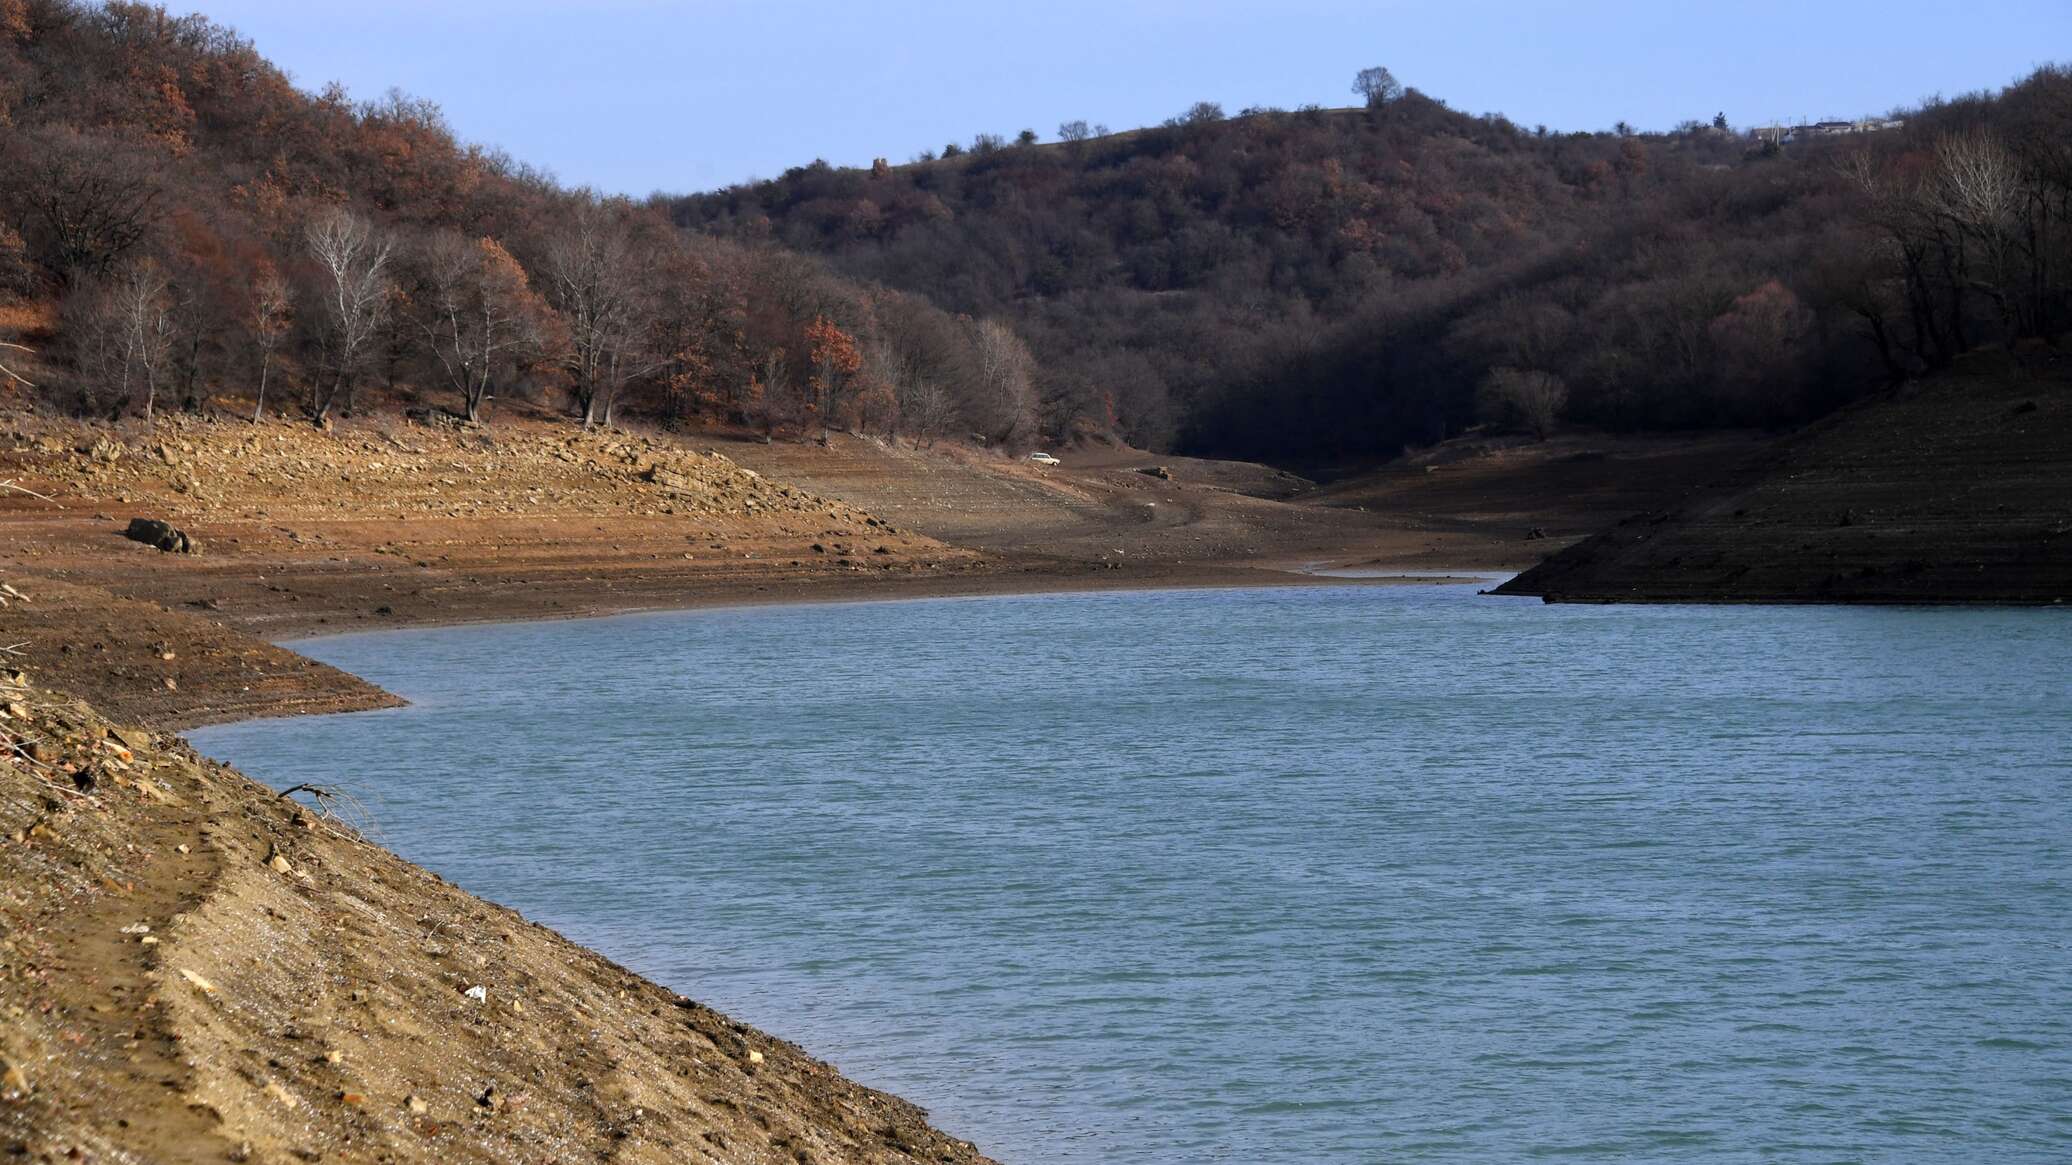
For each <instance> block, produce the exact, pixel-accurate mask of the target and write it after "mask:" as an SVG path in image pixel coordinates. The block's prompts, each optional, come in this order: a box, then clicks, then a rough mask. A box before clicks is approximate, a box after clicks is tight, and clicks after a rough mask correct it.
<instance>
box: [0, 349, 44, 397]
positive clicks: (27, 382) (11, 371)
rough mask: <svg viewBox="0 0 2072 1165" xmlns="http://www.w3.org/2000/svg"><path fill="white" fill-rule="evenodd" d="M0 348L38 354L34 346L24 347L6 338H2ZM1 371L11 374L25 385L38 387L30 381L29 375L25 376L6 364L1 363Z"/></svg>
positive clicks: (32, 354)
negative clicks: (11, 342)
mask: <svg viewBox="0 0 2072 1165" xmlns="http://www.w3.org/2000/svg"><path fill="white" fill-rule="evenodd" d="M0 348H11V349H13V350H14V351H17V352H27V353H28V354H29V355H31V356H34V355H35V354H36V350H35V349H34V348H24V347H23V346H21V345H20V344H10V343H8V342H7V341H6V340H0ZM0 373H6V374H7V375H8V376H11V377H13V378H14V379H16V380H19V381H21V382H22V384H23V385H24V386H25V387H28V388H34V387H36V386H35V384H33V383H31V382H30V380H29V378H28V377H26V376H23V375H22V374H21V373H19V372H16V371H15V370H14V369H12V368H9V367H8V366H7V365H5V364H0Z"/></svg>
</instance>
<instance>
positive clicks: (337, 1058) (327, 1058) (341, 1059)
mask: <svg viewBox="0 0 2072 1165" xmlns="http://www.w3.org/2000/svg"><path fill="white" fill-rule="evenodd" d="M324 1063H326V1064H343V1063H345V1053H344V1052H341V1051H339V1050H338V1049H337V1048H332V1049H331V1050H330V1051H328V1052H325V1053H324Z"/></svg>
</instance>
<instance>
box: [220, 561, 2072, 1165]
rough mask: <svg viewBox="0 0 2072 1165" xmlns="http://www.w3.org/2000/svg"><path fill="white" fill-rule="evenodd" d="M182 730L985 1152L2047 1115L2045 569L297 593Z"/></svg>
mask: <svg viewBox="0 0 2072 1165" xmlns="http://www.w3.org/2000/svg"><path fill="white" fill-rule="evenodd" d="M297 647H298V648H299V649H300V650H302V651H305V652H306V653H308V654H310V655H313V656H315V657H317V658H319V659H322V660H324V661H326V662H329V663H332V664H336V665H338V666H339V667H342V668H345V669H347V670H349V671H352V672H355V673H358V674H360V675H363V676H366V677H368V678H369V679H372V680H374V681H375V682H377V683H380V684H382V685H383V686H385V687H387V688H389V689H391V690H393V691H395V692H398V693H400V694H402V695H405V696H407V697H409V698H410V699H411V700H412V701H413V704H412V706H410V707H408V708H404V709H400V710H395V711H385V712H374V713H363V714H356V715H348V716H334V717H323V718H314V719H300V720H293V721H277V722H262V723H250V724H240V725H232V726H227V727H220V728H214V729H208V730H204V731H200V732H196V733H193V734H192V736H191V738H192V739H193V740H194V742H195V744H196V745H197V747H199V748H201V749H202V750H203V751H205V752H207V753H209V754H211V755H213V756H216V757H218V758H221V759H223V760H227V761H230V762H232V763H234V764H236V765H238V766H239V767H241V768H243V769H244V770H245V771H246V772H247V773H249V774H251V775H252V776H254V777H256V778H259V779H262V780H267V781H270V782H273V783H276V784H281V785H284V784H288V783H293V782H301V781H315V782H319V783H323V784H328V785H337V786H341V787H343V788H345V789H347V790H349V791H351V792H352V793H354V794H355V795H356V796H357V797H358V798H359V799H360V800H361V801H362V802H364V803H365V804H366V805H367V806H368V807H369V809H370V810H371V812H372V813H373V816H374V819H375V824H376V826H377V828H378V836H379V838H380V840H382V841H384V842H385V843H387V844H388V845H389V846H391V847H392V848H394V849H396V850H398V851H399V852H401V853H402V854H403V855H404V856H406V857H409V858H411V859H413V860H416V861H418V862H420V863H422V864H424V865H426V866H428V867H430V868H432V869H433V870H436V871H438V872H439V873H441V874H443V875H446V876H447V877H449V878H451V879H452V880H454V881H456V882H458V883H460V884H461V885H462V886H465V887H467V888H468V889H470V890H473V891H475V892H477V893H479V894H482V895H484V896H487V897H490V898H493V899H495V900H497V901H500V902H503V903H505V904H507V905H510V906H513V907H516V908H518V909H519V910H522V911H523V912H525V913H526V914H527V915H529V916H530V917H532V918H534V919H537V920H539V921H542V922H545V923H547V924H549V925H552V926H554V927H556V928H558V929H559V930H561V931H562V932H564V933H566V934H568V935H569V936H570V937H572V938H574V939H576V940H578V941H580V942H583V943H585V944H588V945H591V946H594V947H597V948H599V949H601V950H602V951H604V952H605V953H606V954H608V955H610V956H612V957H613V958H615V959H617V960H619V961H621V962H623V963H626V964H628V965H629V966H631V967H633V968H635V969H636V970H639V971H641V972H644V973H646V974H648V975H649V976H651V977H653V978H655V979H657V980H659V981H661V982H663V983H665V984H667V985H669V986H671V987H674V988H676V989H677V990H680V991H683V992H686V993H688V994H690V995H692V996H694V997H696V998H698V999H700V1000H703V1001H705V1002H707V1003H710V1004H712V1005H714V1006H716V1007H719V1008H721V1009H722V1010H725V1011H728V1012H730V1013H732V1014H734V1015H735V1016H736V1017H737V1018H740V1019H743V1020H745V1021H747V1022H750V1023H754V1024H756V1025H758V1026H761V1027H763V1028H765V1029H766V1030H769V1031H771V1032H773V1033H774V1034H777V1035H780V1036H784V1037H787V1038H790V1039H794V1040H797V1041H798V1042H800V1043H802V1044H804V1045H805V1046H806V1047H807V1048H808V1049H809V1050H811V1051H812V1052H814V1053H815V1054H816V1055H819V1056H822V1057H824V1058H826V1059H829V1060H831V1061H833V1062H834V1063H835V1064H836V1065H837V1066H838V1067H840V1068H842V1069H843V1070H844V1071H846V1072H847V1073H848V1074H850V1075H851V1076H853V1077H856V1078H858V1079H860V1080H862V1081H863V1082H865V1083H867V1084H871V1085H875V1086H878V1087H883V1088H887V1089H889V1090H891V1091H894V1092H897V1093H899V1094H900V1095H903V1096H905V1097H907V1098H908V1099H911V1100H913V1101H915V1102H916V1103H918V1104H920V1105H922V1106H923V1107H925V1108H927V1109H928V1110H929V1111H930V1114H931V1116H932V1118H933V1119H934V1120H935V1121H936V1122H937V1123H938V1124H939V1125H941V1126H942V1127H944V1128H946V1129H947V1130H949V1131H951V1132H953V1133H955V1134H957V1135H960V1136H966V1137H970V1138H973V1139H975V1140H977V1141H978V1142H979V1145H980V1147H981V1148H983V1149H985V1150H987V1151H988V1152H990V1153H991V1154H993V1155H994V1156H997V1157H999V1158H1001V1159H1002V1160H1004V1161H1008V1162H1025V1163H1030V1165H1035V1163H1044V1162H1066V1163H1092V1162H1132V1163H1143V1162H1153V1163H1179V1162H1247V1163H1251V1162H1273V1163H1283V1162H1284V1163H1288V1165H1295V1163H1304V1165H1308V1163H1318V1162H1369V1161H1384V1160H1386V1161H1398V1160H1407V1161H1488V1160H1508V1159H1524V1158H1535V1157H1541V1156H1550V1157H1551V1156H1568V1157H1572V1158H1576V1159H1582V1160H1611V1159H1623V1160H1635V1161H1664V1160H1679V1159H1690V1160H1696V1159H1702V1160H1708V1161H1714V1160H1717V1161H1733V1160H1750V1161H1754V1160H1764V1161H1808V1162H1812V1161H1820V1162H1829V1161H1937V1160H1979V1161H1983V1160H1991V1161H2000V1162H2006V1161H2064V1160H2067V1159H2072V619H2068V618H2067V617H2066V614H2065V613H2064V612H2062V611H2035V610H1898V609H1851V608H1824V607H1806V608H1775V607H1770V608H1765V607H1543V606H1541V605H1540V604H1538V603H1536V602H1527V601H1519V600H1501V599H1493V598H1483V597H1478V596H1476V595H1475V594H1474V591H1473V588H1462V587H1456V586H1444V587H1358V586H1345V587H1317V588H1304V589H1271V590H1258V591H1208V592H1163V593H1157V592H1154V593H1137V594H1098V595H1060V596H1042V597H1025V598H992V599H975V600H940V601H918V602H901V603H879V604H855V605H830V606H802V607H771V608H762V609H739V610H723V611H704V612H682V613H669V614H653V615H639V616H629V617H621V618H613V619H603V620H590V621H581V622H567V623H552V624H525V625H507V626H487V627H471V628H456V629H447V630H425V631H409V632H391V633H382V634H369V635H356V636H345V637H337V638H329V639H320V640H313V641H309V642H306V643H302V644H298V645H297Z"/></svg>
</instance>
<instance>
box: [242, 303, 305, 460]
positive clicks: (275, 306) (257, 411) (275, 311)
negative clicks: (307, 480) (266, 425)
mask: <svg viewBox="0 0 2072 1165" xmlns="http://www.w3.org/2000/svg"><path fill="white" fill-rule="evenodd" d="M294 315H295V302H294V299H293V298H292V297H291V296H290V295H289V294H288V281H287V280H285V279H282V278H281V277H280V274H279V273H278V272H274V271H268V272H267V273H266V274H264V275H262V276H260V278H259V283H258V285H257V286H256V287H254V288H253V289H252V311H251V314H250V315H249V316H247V317H246V321H245V322H246V326H247V327H249V328H250V329H251V331H252V345H253V346H254V347H256V348H258V349H259V393H258V399H257V400H256V401H254V402H253V404H252V423H253V424H255V425H256V424H258V423H259V422H260V421H262V420H264V419H266V381H267V377H268V375H269V374H270V373H272V371H273V358H274V353H276V352H277V351H279V350H280V346H281V341H282V340H284V339H286V338H287V335H288V328H289V327H290V325H291V324H293V322H294Z"/></svg>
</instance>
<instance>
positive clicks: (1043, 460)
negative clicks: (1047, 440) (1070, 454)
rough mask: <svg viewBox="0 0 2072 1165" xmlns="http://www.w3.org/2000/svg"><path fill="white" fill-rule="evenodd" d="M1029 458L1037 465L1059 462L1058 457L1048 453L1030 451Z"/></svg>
mask: <svg viewBox="0 0 2072 1165" xmlns="http://www.w3.org/2000/svg"><path fill="white" fill-rule="evenodd" d="M1029 460H1031V461H1033V462H1035V463H1036V464H1038V465H1057V464H1059V462H1058V459H1057V458H1055V457H1052V456H1051V455H1050V454H1048V453H1031V454H1029Z"/></svg>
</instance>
